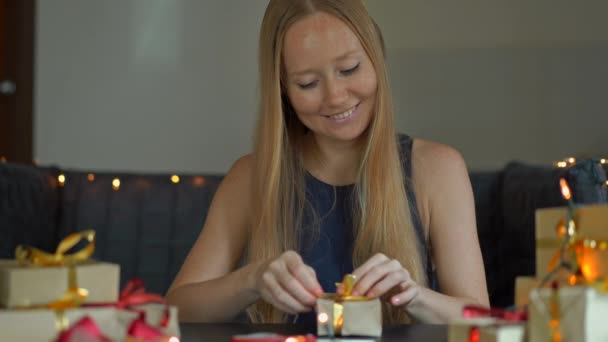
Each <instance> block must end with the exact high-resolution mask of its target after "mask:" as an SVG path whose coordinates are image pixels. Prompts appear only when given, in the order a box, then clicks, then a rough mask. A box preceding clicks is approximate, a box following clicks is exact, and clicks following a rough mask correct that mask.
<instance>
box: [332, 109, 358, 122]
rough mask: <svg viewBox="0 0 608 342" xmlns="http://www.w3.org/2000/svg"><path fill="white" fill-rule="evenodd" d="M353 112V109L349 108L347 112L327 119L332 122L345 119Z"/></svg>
mask: <svg viewBox="0 0 608 342" xmlns="http://www.w3.org/2000/svg"><path fill="white" fill-rule="evenodd" d="M354 111H355V107H353V108H351V109H350V110H348V111H347V112H344V113H342V114H336V115H332V116H330V117H329V118H330V119H332V120H342V119H346V118H347V117H349V116H351V115H352V114H353V112H354Z"/></svg>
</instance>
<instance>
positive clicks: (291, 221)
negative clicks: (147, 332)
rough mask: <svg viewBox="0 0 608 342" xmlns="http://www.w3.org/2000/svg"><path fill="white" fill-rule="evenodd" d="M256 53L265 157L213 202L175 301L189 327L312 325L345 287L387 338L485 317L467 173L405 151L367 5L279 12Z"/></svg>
mask: <svg viewBox="0 0 608 342" xmlns="http://www.w3.org/2000/svg"><path fill="white" fill-rule="evenodd" d="M259 48H260V50H259V53H260V55H259V63H260V80H261V88H260V89H261V108H260V113H259V123H258V127H257V137H256V141H255V150H254V152H253V153H252V154H251V155H247V156H245V157H243V158H241V159H239V160H238V161H237V162H236V163H235V164H234V165H233V167H232V168H231V170H230V171H229V173H228V175H227V176H226V178H225V179H224V181H223V182H222V184H221V185H220V187H219V188H218V190H217V192H216V195H215V197H214V199H213V203H212V204H211V207H210V210H209V213H208V216H207V220H206V222H205V225H204V227H203V230H202V232H201V234H200V236H199V238H198V240H197V241H196V243H195V244H194V246H193V247H192V250H191V251H190V254H189V255H188V257H187V259H186V261H185V263H184V265H183V267H182V269H181V271H180V272H179V274H178V275H177V277H176V279H175V281H174V283H173V285H172V287H171V288H170V289H169V292H168V294H167V300H168V301H169V302H170V303H172V304H175V305H177V306H178V307H179V309H180V317H181V319H182V320H185V321H207V322H213V321H226V320H231V319H233V318H234V317H235V316H237V315H238V314H239V313H240V312H242V311H243V310H245V309H247V311H248V313H249V317H250V319H251V320H252V321H254V322H281V321H285V320H288V319H289V320H291V319H294V320H295V321H307V320H311V319H314V305H315V300H316V297H317V296H319V295H321V294H323V293H324V292H334V290H336V289H335V286H334V283H335V282H336V281H339V280H341V279H342V276H343V275H344V274H346V273H354V274H355V275H356V277H357V282H356V284H355V287H354V294H356V295H365V296H369V297H372V298H374V297H381V298H382V299H383V305H384V309H385V315H384V318H385V320H386V321H387V322H408V321H411V320H414V321H420V322H436V323H439V322H446V321H448V320H449V319H450V318H453V317H457V316H459V315H460V312H461V310H462V307H463V306H464V305H466V304H477V305H488V295H487V289H486V285H485V275H484V270H483V261H482V257H481V253H480V249H479V243H478V240H477V234H476V225H475V212H474V204H473V195H472V191H471V185H470V182H469V178H468V173H467V169H466V166H465V164H464V161H463V159H462V157H461V156H460V154H459V153H458V152H456V151H455V150H454V149H452V148H450V147H448V146H445V145H441V144H438V143H434V142H429V141H423V140H417V139H416V140H413V139H411V138H409V137H408V136H405V135H400V136H398V135H396V132H395V128H394V118H393V112H392V102H391V95H390V90H389V81H388V78H387V75H386V66H385V63H384V53H383V44H382V38H381V35H380V32H379V30H378V29H377V27H376V26H375V25H374V22H373V20H372V19H371V18H370V16H369V14H368V13H367V11H366V9H365V7H364V5H363V3H362V2H361V1H359V0H270V3H269V5H268V7H267V9H266V14H265V16H264V20H263V23H262V29H261V35H260V47H259ZM431 247H432V248H431ZM241 257H245V258H246V260H247V262H246V264H245V266H242V267H239V265H240V260H241ZM338 291H341V289H338ZM439 291H441V292H439Z"/></svg>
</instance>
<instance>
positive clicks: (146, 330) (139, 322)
mask: <svg viewBox="0 0 608 342" xmlns="http://www.w3.org/2000/svg"><path fill="white" fill-rule="evenodd" d="M127 334H128V335H129V336H131V337H134V338H138V339H143V340H146V339H152V338H160V337H163V336H165V334H163V333H162V332H160V330H158V329H156V328H154V327H152V326H150V325H148V323H146V318H145V315H144V313H143V312H142V313H140V315H139V318H138V319H136V320H134V321H133V322H131V325H129V330H127Z"/></svg>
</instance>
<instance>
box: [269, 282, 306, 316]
mask: <svg viewBox="0 0 608 342" xmlns="http://www.w3.org/2000/svg"><path fill="white" fill-rule="evenodd" d="M264 281H265V283H266V287H267V288H268V290H269V292H270V295H271V297H272V299H273V302H275V303H278V304H279V306H283V307H286V308H287V310H288V311H286V312H288V313H292V314H293V313H297V312H307V311H310V308H309V307H306V306H304V305H302V304H301V303H300V302H299V301H297V300H296V299H295V298H294V297H292V296H291V294H290V293H289V292H287V291H285V289H283V288H282V287H281V285H280V284H279V282H278V281H277V280H276V278H275V277H274V276H272V277H267V279H264Z"/></svg>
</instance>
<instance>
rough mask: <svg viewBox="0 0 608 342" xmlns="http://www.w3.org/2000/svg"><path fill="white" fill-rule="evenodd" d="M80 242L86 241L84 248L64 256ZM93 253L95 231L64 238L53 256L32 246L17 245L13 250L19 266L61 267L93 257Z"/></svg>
mask: <svg viewBox="0 0 608 342" xmlns="http://www.w3.org/2000/svg"><path fill="white" fill-rule="evenodd" d="M82 240H86V241H88V243H87V245H86V246H85V247H83V248H82V249H80V250H78V251H76V252H74V253H71V254H66V252H67V251H69V250H70V249H72V248H73V247H74V246H76V245H77V244H78V243H79V242H80V241H82ZM93 251H95V231H94V230H83V231H81V232H77V233H72V234H70V235H68V236H66V237H65V238H64V239H63V240H61V242H60V243H59V246H57V250H56V251H55V253H53V254H51V253H47V252H45V251H42V250H40V249H38V248H35V247H32V246H27V245H19V246H17V248H16V249H15V259H17V261H18V262H19V264H21V265H34V266H63V265H70V264H75V263H78V262H82V261H84V260H86V259H88V258H89V257H90V256H91V255H93Z"/></svg>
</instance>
